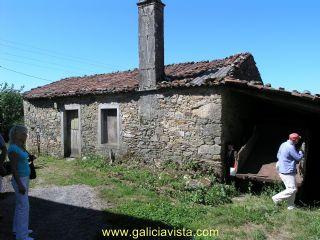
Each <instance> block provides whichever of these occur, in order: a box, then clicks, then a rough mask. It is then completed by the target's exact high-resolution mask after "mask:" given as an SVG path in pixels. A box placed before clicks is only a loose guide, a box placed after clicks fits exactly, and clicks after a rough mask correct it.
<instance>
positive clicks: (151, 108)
mask: <svg viewBox="0 0 320 240" xmlns="http://www.w3.org/2000/svg"><path fill="white" fill-rule="evenodd" d="M220 91H221V90H219V89H206V88H201V87H199V88H186V89H179V90H175V89H171V90H167V91H163V92H161V91H158V92H150V93H148V94H147V93H142V92H140V93H133V94H121V95H109V96H91V97H81V98H60V99H55V100H36V101H30V102H28V101H25V103H24V105H25V107H24V109H25V122H26V125H27V126H28V128H29V129H30V134H29V136H30V137H29V140H28V147H30V148H31V149H33V151H36V150H37V137H36V135H37V129H38V131H39V134H38V135H39V136H40V149H41V152H42V153H46V154H51V155H55V156H63V147H62V146H63V144H62V140H61V138H62V130H61V126H62V124H61V112H63V111H64V106H65V104H79V106H80V115H81V116H80V119H81V136H82V140H81V146H82V149H81V152H82V155H87V154H102V155H107V156H109V154H110V150H112V152H113V153H115V154H116V155H124V154H129V155H135V156H137V157H138V158H140V159H142V160H144V161H145V162H148V163H150V164H156V165H160V164H161V163H163V162H168V161H173V162H176V163H179V164H185V163H188V162H192V161H197V162H202V163H205V164H208V165H210V166H212V167H213V168H214V170H215V172H216V174H217V175H220V173H221V169H222V164H221V161H220V159H221V132H222V125H221V109H222V99H221V93H220ZM103 103H109V104H114V105H118V107H119V110H120V144H119V145H118V146H108V145H101V144H99V143H98V142H99V141H98V111H99V105H100V104H103Z"/></svg>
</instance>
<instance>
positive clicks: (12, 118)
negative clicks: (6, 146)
mask: <svg viewBox="0 0 320 240" xmlns="http://www.w3.org/2000/svg"><path fill="white" fill-rule="evenodd" d="M22 89H23V88H20V89H15V88H14V85H11V86H9V85H8V84H7V83H1V84H0V132H1V133H3V134H4V136H5V137H6V138H7V136H8V132H9V129H10V128H11V126H12V125H14V124H22V123H23V99H22V95H21V92H22Z"/></svg>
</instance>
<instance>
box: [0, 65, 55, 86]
mask: <svg viewBox="0 0 320 240" xmlns="http://www.w3.org/2000/svg"><path fill="white" fill-rule="evenodd" d="M0 68H2V69H4V70H7V71H10V72H14V73H17V74H20V75H24V76H27V77H31V78H36V79H40V80H44V81H47V82H50V83H51V82H52V80H49V79H46V78H42V77H37V76H34V75H30V74H27V73H24V72H20V71H16V70H13V69H10V68H7V67H4V66H1V65H0Z"/></svg>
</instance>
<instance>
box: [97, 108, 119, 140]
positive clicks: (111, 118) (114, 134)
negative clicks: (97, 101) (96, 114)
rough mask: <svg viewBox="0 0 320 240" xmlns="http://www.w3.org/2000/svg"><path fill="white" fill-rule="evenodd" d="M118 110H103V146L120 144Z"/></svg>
mask: <svg viewBox="0 0 320 240" xmlns="http://www.w3.org/2000/svg"><path fill="white" fill-rule="evenodd" d="M117 116H118V113H117V109H116V108H115V109H101V144H118V118H117Z"/></svg>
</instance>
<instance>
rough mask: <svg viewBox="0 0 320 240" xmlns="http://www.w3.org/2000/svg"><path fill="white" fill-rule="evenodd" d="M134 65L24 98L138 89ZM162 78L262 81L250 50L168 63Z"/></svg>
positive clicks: (172, 81)
mask: <svg viewBox="0 0 320 240" xmlns="http://www.w3.org/2000/svg"><path fill="white" fill-rule="evenodd" d="M138 75H139V71H138V69H134V70H130V71H124V72H114V73H108V74H97V75H92V76H84V77H71V78H65V79H62V80H60V81H57V82H53V83H50V84H48V85H45V86H42V87H38V88H35V89H32V90H30V91H28V92H26V93H25V94H24V98H26V99H37V98H54V97H63V96H79V95H88V94H102V93H112V92H128V91H137V90H138ZM165 75H166V79H164V81H162V82H159V83H158V88H162V87H164V88H166V87H174V86H198V85H203V84H206V81H207V80H208V79H211V80H214V81H215V82H216V83H218V82H220V81H221V80H222V79H223V78H225V77H233V78H237V79H243V80H247V81H257V82H260V83H262V80H261V77H260V73H259V71H258V69H257V67H256V65H255V62H254V59H253V56H252V55H251V54H250V53H240V54H236V55H233V56H230V57H227V58H224V59H219V60H214V61H203V62H188V63H180V64H171V65H167V66H166V67H165Z"/></svg>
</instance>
